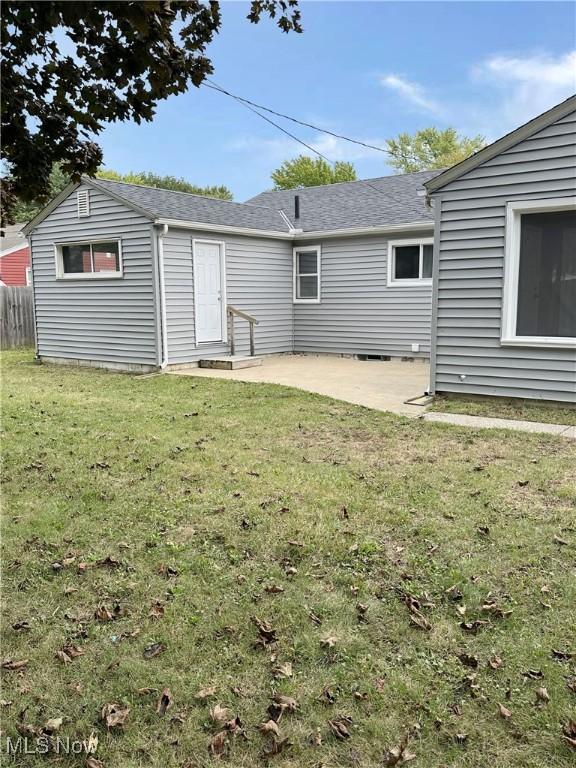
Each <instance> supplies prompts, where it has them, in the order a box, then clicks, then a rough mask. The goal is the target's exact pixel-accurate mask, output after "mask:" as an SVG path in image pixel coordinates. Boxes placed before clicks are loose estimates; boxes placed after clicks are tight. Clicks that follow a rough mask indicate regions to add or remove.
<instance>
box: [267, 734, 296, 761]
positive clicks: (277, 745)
mask: <svg viewBox="0 0 576 768" xmlns="http://www.w3.org/2000/svg"><path fill="white" fill-rule="evenodd" d="M291 746H292V742H291V741H290V740H289V739H288V737H286V738H284V739H276V738H274V736H271V737H270V738H269V739H268V743H267V744H266V745H265V747H264V749H263V750H262V754H263V756H264V757H266V758H268V757H273V756H274V755H279V754H281V753H282V752H283V751H284V750H285V749H288V748H289V747H291Z"/></svg>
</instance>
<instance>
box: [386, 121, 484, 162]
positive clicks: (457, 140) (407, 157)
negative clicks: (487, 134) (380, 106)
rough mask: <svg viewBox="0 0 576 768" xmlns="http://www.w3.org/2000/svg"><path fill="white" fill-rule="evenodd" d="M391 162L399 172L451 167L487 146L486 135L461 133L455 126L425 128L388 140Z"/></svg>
mask: <svg viewBox="0 0 576 768" xmlns="http://www.w3.org/2000/svg"><path fill="white" fill-rule="evenodd" d="M386 144H387V146H388V151H389V153H390V157H391V160H390V165H391V166H392V167H393V168H396V170H397V171H398V172H400V173H415V172H416V171H426V170H433V169H435V168H449V167H450V166H451V165H456V163H459V162H460V161H461V160H465V159H466V158H467V157H470V155H472V154H474V152H478V150H479V149H482V147H485V146H486V139H485V138H484V136H473V137H470V136H460V135H459V134H458V133H457V132H456V130H455V129H454V128H446V130H444V131H441V130H439V129H438V128H424V129H423V130H421V131H417V132H416V133H415V134H413V135H411V134H409V133H401V134H399V136H398V137H397V138H396V139H387V140H386Z"/></svg>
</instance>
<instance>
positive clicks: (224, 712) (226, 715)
mask: <svg viewBox="0 0 576 768" xmlns="http://www.w3.org/2000/svg"><path fill="white" fill-rule="evenodd" d="M231 717H232V712H231V711H230V710H229V709H227V708H226V707H221V706H220V704H215V705H214V706H213V707H212V709H211V710H210V719H211V720H212V721H213V722H214V723H216V724H217V725H224V724H225V723H226V722H228V721H229V720H230V719H231Z"/></svg>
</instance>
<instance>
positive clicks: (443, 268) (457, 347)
mask: <svg viewBox="0 0 576 768" xmlns="http://www.w3.org/2000/svg"><path fill="white" fill-rule="evenodd" d="M426 187H427V190H428V193H429V195H430V197H431V198H432V203H433V207H434V210H435V260H434V261H435V265H434V292H433V293H434V296H433V321H432V335H433V338H434V343H433V347H432V356H431V390H432V391H433V392H452V393H453V392H458V393H473V394H480V395H503V396H508V397H530V398H541V399H546V400H559V401H564V402H570V403H576V96H573V97H572V98H570V99H568V100H567V101H565V102H563V103H561V104H559V105H557V106H556V107H554V108H553V109H551V110H549V111H548V112H545V113H544V114H542V115H540V116H539V117H537V118H536V119H535V120H532V121H531V122H529V123H526V124H525V125H523V126H521V127H520V128H518V129H517V130H516V131H513V132H512V133H510V134H508V135H507V136H504V137H503V138H502V139H500V140H499V141H497V142H495V143H494V144H491V145H490V146H489V147H486V148H485V149H483V150H482V151H480V152H478V153H477V154H476V155H473V156H472V157H470V158H468V159H467V160H465V161H464V162H462V163H460V164H459V165H456V166H454V167H453V168H450V169H449V170H447V171H445V172H444V173H442V174H440V175H438V176H436V177H435V178H433V179H430V180H428V181H427V182H426Z"/></svg>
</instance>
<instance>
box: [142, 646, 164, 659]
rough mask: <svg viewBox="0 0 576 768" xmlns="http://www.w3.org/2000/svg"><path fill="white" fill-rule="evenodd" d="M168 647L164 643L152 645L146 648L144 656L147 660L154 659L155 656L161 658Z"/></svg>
mask: <svg viewBox="0 0 576 768" xmlns="http://www.w3.org/2000/svg"><path fill="white" fill-rule="evenodd" d="M165 650H166V646H165V645H164V643H151V644H150V645H147V646H146V648H144V651H143V656H144V658H145V659H153V658H154V657H155V656H159V655H160V654H161V653H164V651H165Z"/></svg>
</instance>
